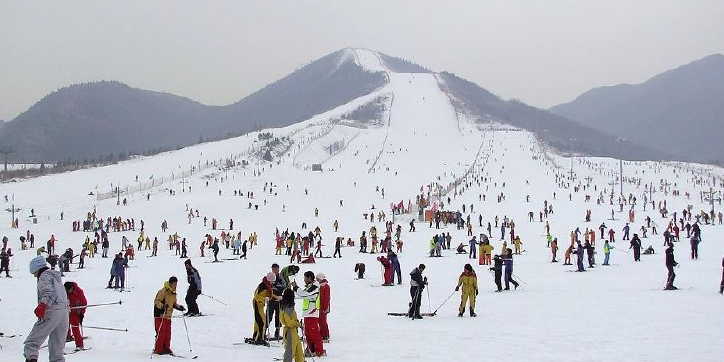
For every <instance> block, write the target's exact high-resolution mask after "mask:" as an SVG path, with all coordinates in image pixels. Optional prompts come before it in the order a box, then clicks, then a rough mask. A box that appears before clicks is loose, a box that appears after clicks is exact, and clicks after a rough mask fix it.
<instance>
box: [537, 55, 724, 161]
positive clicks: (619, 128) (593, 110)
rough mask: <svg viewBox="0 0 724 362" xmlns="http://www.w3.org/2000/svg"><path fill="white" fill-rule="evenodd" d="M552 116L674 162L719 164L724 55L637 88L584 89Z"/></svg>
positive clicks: (723, 134) (722, 157) (721, 158)
mask: <svg viewBox="0 0 724 362" xmlns="http://www.w3.org/2000/svg"><path fill="white" fill-rule="evenodd" d="M550 110H551V111H552V112H554V113H557V114H560V115H562V116H565V117H568V118H570V119H573V120H576V121H579V122H582V123H583V124H585V125H587V126H590V127H592V128H595V129H597V130H599V131H602V132H608V133H610V134H613V135H616V136H617V137H621V138H625V139H627V140H629V141H632V142H634V143H636V144H640V145H642V146H645V147H649V148H652V149H656V150H659V151H662V152H668V153H670V154H671V155H672V156H673V157H674V158H675V159H680V160H690V161H696V162H707V163H715V164H721V163H722V162H724V151H722V150H721V149H719V148H718V147H711V145H712V144H717V142H719V140H721V139H722V137H724V55H722V54H714V55H710V56H707V57H705V58H702V59H699V60H697V61H694V62H692V63H690V64H686V65H683V66H681V67H678V68H676V69H672V70H669V71H666V72H664V73H661V74H659V75H657V76H655V77H653V78H651V79H649V80H647V81H646V82H644V83H642V84H635V85H632V84H620V85H616V86H608V87H600V88H595V89H592V90H589V91H587V92H585V93H583V94H582V95H580V96H578V97H577V98H576V99H575V100H573V101H571V102H569V103H564V104H560V105H557V106H555V107H552V108H551V109H550Z"/></svg>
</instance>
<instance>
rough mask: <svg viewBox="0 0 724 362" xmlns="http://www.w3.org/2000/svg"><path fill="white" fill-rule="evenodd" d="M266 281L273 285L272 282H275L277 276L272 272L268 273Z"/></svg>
mask: <svg viewBox="0 0 724 362" xmlns="http://www.w3.org/2000/svg"><path fill="white" fill-rule="evenodd" d="M266 280H268V281H269V282H270V283H273V282H274V281H276V280H277V275H276V274H274V273H272V272H269V273H267V275H266Z"/></svg>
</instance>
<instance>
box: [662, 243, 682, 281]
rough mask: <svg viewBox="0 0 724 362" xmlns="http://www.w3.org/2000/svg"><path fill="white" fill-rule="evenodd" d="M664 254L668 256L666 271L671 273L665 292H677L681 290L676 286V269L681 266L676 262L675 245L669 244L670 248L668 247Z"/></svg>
mask: <svg viewBox="0 0 724 362" xmlns="http://www.w3.org/2000/svg"><path fill="white" fill-rule="evenodd" d="M664 253H665V254H666V270H668V272H669V273H668V275H667V276H666V287H665V288H664V290H677V289H679V288H677V287H675V286H674V278H676V273H674V267H675V266H677V265H679V263H677V262H676V260H674V244H673V243H669V246H667V247H666V250H665V251H664Z"/></svg>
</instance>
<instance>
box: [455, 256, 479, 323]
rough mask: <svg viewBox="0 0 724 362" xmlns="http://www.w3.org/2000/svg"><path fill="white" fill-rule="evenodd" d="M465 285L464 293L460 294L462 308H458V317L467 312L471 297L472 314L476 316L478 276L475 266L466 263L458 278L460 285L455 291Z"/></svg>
mask: <svg viewBox="0 0 724 362" xmlns="http://www.w3.org/2000/svg"><path fill="white" fill-rule="evenodd" d="M461 286H462V287H463V292H462V295H461V296H460V297H461V299H460V308H458V312H459V313H458V317H462V316H463V313H464V312H465V304H466V303H467V301H468V299H470V316H471V317H476V314H475V297H476V296H477V295H478V277H477V276H476V275H475V271H474V270H473V266H472V265H470V264H465V267H464V268H463V272H462V274H460V277H459V278H458V285H457V286H456V287H455V291H456V292H457V291H459V290H460V287H461Z"/></svg>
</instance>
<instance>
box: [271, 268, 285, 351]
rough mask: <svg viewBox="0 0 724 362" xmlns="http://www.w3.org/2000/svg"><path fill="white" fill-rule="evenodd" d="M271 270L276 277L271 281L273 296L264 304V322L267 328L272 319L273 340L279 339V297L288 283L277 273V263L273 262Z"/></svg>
mask: <svg viewBox="0 0 724 362" xmlns="http://www.w3.org/2000/svg"><path fill="white" fill-rule="evenodd" d="M271 272H272V273H274V275H276V279H274V283H272V294H274V297H276V298H271V299H269V301H268V302H267V304H266V317H267V318H266V322H267V326H266V328H267V330H269V325H270V324H271V321H272V320H274V338H273V339H274V340H279V338H280V337H279V327H281V324H280V322H279V308H280V302H279V300H280V298H282V296H283V295H284V290H285V289H287V287H288V284H287V283H286V281H285V280H284V278H282V277H281V276H280V275H279V264H277V263H274V264H272V266H271Z"/></svg>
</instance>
